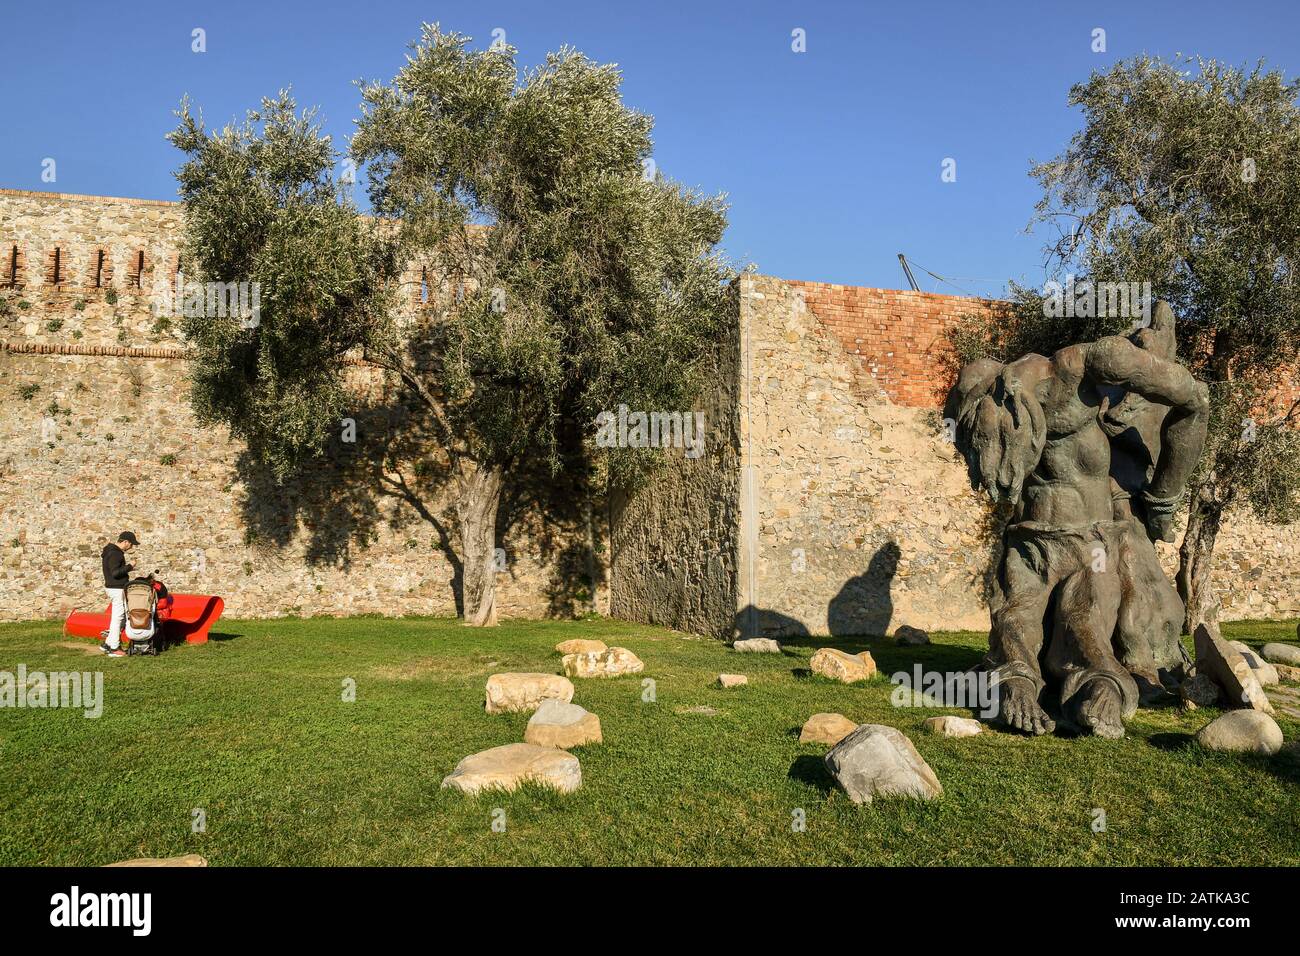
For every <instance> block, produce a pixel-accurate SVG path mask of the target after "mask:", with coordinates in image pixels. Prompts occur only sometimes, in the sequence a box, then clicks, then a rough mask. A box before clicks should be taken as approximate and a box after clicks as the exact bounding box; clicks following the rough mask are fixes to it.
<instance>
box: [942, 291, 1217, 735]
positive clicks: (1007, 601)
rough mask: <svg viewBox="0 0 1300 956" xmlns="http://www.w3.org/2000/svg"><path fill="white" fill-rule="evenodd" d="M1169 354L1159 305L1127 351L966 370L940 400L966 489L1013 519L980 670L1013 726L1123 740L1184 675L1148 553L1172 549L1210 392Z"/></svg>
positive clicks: (1173, 602) (1173, 619)
mask: <svg viewBox="0 0 1300 956" xmlns="http://www.w3.org/2000/svg"><path fill="white" fill-rule="evenodd" d="M1174 354H1175V350H1174V317H1173V312H1172V310H1171V309H1170V307H1169V305H1168V304H1167V303H1164V302H1160V303H1158V304H1157V306H1156V308H1155V311H1154V315H1153V316H1152V320H1151V324H1150V326H1149V327H1147V328H1143V329H1140V330H1138V331H1136V332H1134V333H1133V334H1132V335H1130V336H1127V337H1125V336H1107V337H1104V338H1101V339H1098V340H1097V341H1095V342H1085V343H1080V344H1077V345H1071V346H1068V347H1066V348H1063V349H1061V350H1060V351H1058V352H1056V353H1055V354H1054V355H1052V356H1050V357H1046V356H1042V355H1036V354H1030V355H1026V356H1024V357H1022V358H1020V359H1017V360H1016V361H1014V362H1010V363H1007V364H1003V363H1000V362H996V361H993V360H991V359H980V360H978V361H975V362H972V363H970V364H969V365H967V366H965V367H964V368H963V369H962V370H961V373H960V376H959V377H958V381H957V384H956V385H955V386H954V387H953V389H952V392H951V393H950V395H949V398H948V406H947V410H946V414H947V415H948V416H949V418H950V419H952V420H954V421H955V422H956V440H957V445H958V448H959V450H960V451H961V453H962V455H963V456H964V458H965V459H966V462H967V466H968V469H969V472H970V476H971V482H972V485H974V486H975V487H976V488H982V489H983V490H984V491H986V492H987V493H988V494H989V496H990V497H991V498H992V499H993V500H994V501H995V502H1005V503H1007V504H1009V505H1010V506H1011V509H1012V512H1011V518H1010V521H1009V523H1008V524H1007V527H1006V530H1005V532H1004V537H1003V542H1002V543H1003V555H1002V560H1001V565H1000V567H999V568H998V574H997V582H996V586H995V589H994V591H995V593H994V600H993V602H992V607H991V611H992V629H991V631H990V633H989V653H988V656H987V658H986V659H985V666H986V667H987V668H989V669H990V670H991V671H992V672H993V673H994V674H995V675H996V677H997V680H998V685H999V694H1000V703H999V716H1000V719H1001V720H1002V722H1003V723H1005V724H1006V725H1008V726H1009V727H1012V728H1015V729H1018V730H1023V731H1025V732H1027V733H1031V734H1042V733H1047V732H1050V731H1051V730H1053V729H1054V728H1055V726H1056V720H1055V719H1054V718H1053V717H1052V716H1050V715H1049V713H1048V709H1047V707H1045V706H1044V704H1047V705H1048V707H1051V708H1052V709H1053V710H1054V711H1056V712H1057V713H1058V714H1059V716H1060V717H1061V718H1063V719H1064V720H1065V721H1066V722H1068V723H1069V724H1072V725H1074V726H1075V727H1076V728H1077V729H1079V730H1081V731H1083V732H1091V733H1095V734H1098V735H1101V736H1105V737H1121V736H1123V734H1124V720H1126V719H1127V718H1129V717H1131V716H1132V715H1133V713H1134V711H1135V710H1136V709H1137V706H1138V703H1139V701H1140V700H1141V699H1144V698H1145V699H1149V698H1151V697H1154V696H1158V695H1159V694H1161V693H1162V692H1163V691H1165V690H1168V689H1172V688H1175V687H1176V686H1177V685H1178V683H1179V682H1180V681H1181V680H1182V678H1183V677H1184V676H1185V673H1186V669H1187V665H1188V663H1189V662H1188V659H1187V655H1186V653H1185V651H1184V650H1183V647H1182V645H1181V643H1180V642H1179V639H1178V635H1179V631H1180V629H1181V623H1182V604H1181V602H1180V601H1179V599H1178V595H1177V594H1176V593H1175V591H1174V589H1173V587H1172V586H1171V585H1170V583H1169V581H1168V579H1167V578H1166V576H1165V574H1164V572H1163V570H1162V569H1161V567H1160V564H1159V560H1158V558H1157V555H1156V552H1155V548H1154V546H1153V544H1152V542H1153V541H1155V540H1163V541H1172V540H1173V537H1174V536H1173V528H1172V521H1173V514H1174V511H1175V510H1176V508H1177V505H1178V502H1179V500H1180V499H1181V496H1182V493H1183V490H1184V487H1185V485H1186V483H1187V479H1188V478H1189V477H1190V475H1191V473H1192V471H1193V469H1194V468H1195V466H1196V462H1197V460H1198V459H1199V457H1200V454H1201V450H1202V446H1203V445H1204V442H1205V429H1206V423H1207V419H1208V416H1209V394H1208V391H1207V389H1206V387H1205V385H1204V384H1202V383H1200V382H1198V381H1196V380H1195V379H1194V378H1193V377H1192V375H1191V373H1190V372H1188V371H1187V369H1186V368H1184V367H1183V366H1182V365H1179V364H1178V363H1177V361H1175V359H1174ZM1049 684H1050V688H1049ZM1049 690H1050V694H1048V696H1046V697H1045V692H1048V691H1049Z"/></svg>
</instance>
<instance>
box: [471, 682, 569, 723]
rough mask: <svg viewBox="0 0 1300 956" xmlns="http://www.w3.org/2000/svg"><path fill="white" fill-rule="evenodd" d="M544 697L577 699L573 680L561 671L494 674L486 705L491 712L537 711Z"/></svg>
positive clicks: (484, 705)
mask: <svg viewBox="0 0 1300 956" xmlns="http://www.w3.org/2000/svg"><path fill="white" fill-rule="evenodd" d="M544 700H561V701H564V703H566V704H567V703H568V702H569V701H571V700H573V682H572V681H570V680H569V679H568V678H567V677H561V676H560V675H558V674H527V673H523V674H493V675H492V676H491V677H489V678H488V680H487V694H486V699H485V700H484V703H483V708H484V709H485V710H486V711H487V712H488V713H489V714H504V713H511V712H514V711H521V710H522V711H527V710H536V709H537V706H538V705H539V704H541V702H542V701H544Z"/></svg>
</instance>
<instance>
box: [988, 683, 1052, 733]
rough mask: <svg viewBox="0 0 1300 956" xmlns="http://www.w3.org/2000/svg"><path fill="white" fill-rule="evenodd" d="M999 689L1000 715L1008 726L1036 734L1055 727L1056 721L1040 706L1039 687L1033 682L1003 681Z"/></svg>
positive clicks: (1046, 731) (1049, 730)
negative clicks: (1000, 700) (1000, 698)
mask: <svg viewBox="0 0 1300 956" xmlns="http://www.w3.org/2000/svg"><path fill="white" fill-rule="evenodd" d="M999 690H1000V692H1001V695H1002V705H1001V712H1000V716H1001V719H1002V722H1003V723H1004V724H1006V725H1007V726H1008V727H1011V728H1013V729H1015V730H1023V731H1024V732H1025V733H1027V734H1034V735H1035V736H1037V735H1038V734H1046V733H1051V731H1052V730H1053V729H1055V727H1056V722H1055V721H1054V720H1052V718H1050V717H1048V716H1047V712H1046V711H1044V710H1043V708H1042V707H1039V706H1038V688H1036V687H1035V686H1034V685H1033V684H1032V683H1030V682H1029V681H1027V680H1009V681H1003V683H1002V684H1001V686H1000V688H999Z"/></svg>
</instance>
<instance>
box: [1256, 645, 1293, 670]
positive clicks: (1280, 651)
mask: <svg viewBox="0 0 1300 956" xmlns="http://www.w3.org/2000/svg"><path fill="white" fill-rule="evenodd" d="M1262 653H1263V655H1264V660H1266V661H1270V662H1271V663H1274V664H1289V665H1290V666H1292V667H1300V647H1296V646H1295V645H1294V644H1265V645H1264V647H1263V650H1262Z"/></svg>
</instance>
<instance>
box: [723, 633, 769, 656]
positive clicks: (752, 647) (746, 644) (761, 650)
mask: <svg viewBox="0 0 1300 956" xmlns="http://www.w3.org/2000/svg"><path fill="white" fill-rule="evenodd" d="M731 649H732V650H733V651H740V653H742V654H780V653H781V645H780V644H778V643H777V642H776V641H774V640H772V638H770V637H751V638H748V639H746V640H743V641H736V643H734V644H732V645H731Z"/></svg>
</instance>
